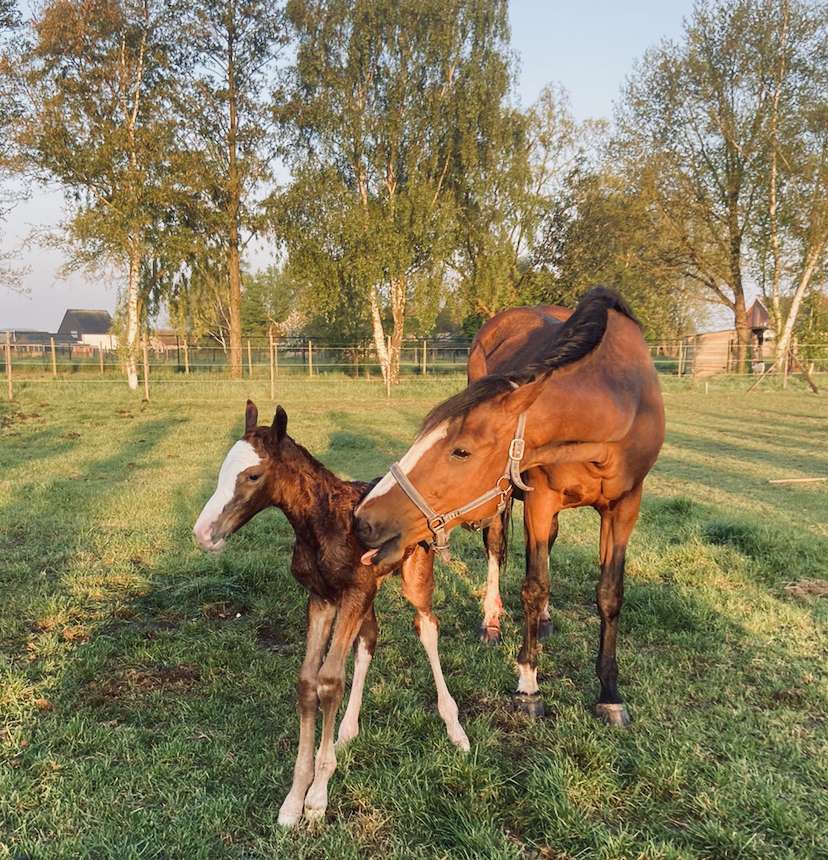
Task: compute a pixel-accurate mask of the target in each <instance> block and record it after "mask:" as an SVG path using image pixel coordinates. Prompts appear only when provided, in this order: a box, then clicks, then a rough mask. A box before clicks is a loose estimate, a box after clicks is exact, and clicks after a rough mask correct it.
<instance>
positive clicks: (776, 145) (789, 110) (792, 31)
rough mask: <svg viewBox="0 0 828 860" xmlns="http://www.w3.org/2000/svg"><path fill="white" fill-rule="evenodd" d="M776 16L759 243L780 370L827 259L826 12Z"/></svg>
mask: <svg viewBox="0 0 828 860" xmlns="http://www.w3.org/2000/svg"><path fill="white" fill-rule="evenodd" d="M775 11H776V28H775V33H774V38H773V40H772V41H771V43H770V45H771V49H772V51H773V54H772V59H773V62H772V66H771V68H772V75H771V80H772V83H771V98H770V105H769V115H768V124H767V134H766V136H767V166H766V186H765V188H764V189H763V190H764V196H763V199H764V201H765V213H766V215H765V218H763V219H762V220H761V221H760V223H759V224H758V225H757V229H756V231H755V233H754V244H755V246H756V248H757V257H758V270H759V278H760V282H761V284H762V287H763V290H764V292H765V294H766V296H767V297H768V298H769V300H770V301H769V305H770V309H771V315H772V318H773V322H774V326H775V328H776V331H777V338H776V355H775V361H774V365H775V366H779V365H780V364H781V363H782V362H783V361H784V360H785V358H786V357H787V355H788V353H789V350H790V346H791V341H792V338H793V337H794V334H795V332H796V330H797V318H798V315H799V313H800V310H801V308H802V307H803V302H804V300H805V298H806V296H807V294H808V291H809V289H811V287H812V285H813V283H814V280H815V278H816V277H817V276H818V275H819V274H820V273H821V272H822V271H823V270H824V266H825V261H826V252H828V9H826V7H824V6H810V5H808V4H803V3H797V2H791V0H781V2H779V3H778V4H775ZM786 297H788V298H789V300H788V301H784V299H785V298H786Z"/></svg>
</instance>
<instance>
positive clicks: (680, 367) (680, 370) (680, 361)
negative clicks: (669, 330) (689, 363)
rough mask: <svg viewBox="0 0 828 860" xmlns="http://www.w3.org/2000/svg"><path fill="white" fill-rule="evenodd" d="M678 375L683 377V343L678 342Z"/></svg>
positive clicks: (681, 341)
mask: <svg viewBox="0 0 828 860" xmlns="http://www.w3.org/2000/svg"><path fill="white" fill-rule="evenodd" d="M678 375H679V376H683V375H684V341H683V340H680V341H679V354H678Z"/></svg>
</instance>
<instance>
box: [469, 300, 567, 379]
mask: <svg viewBox="0 0 828 860" xmlns="http://www.w3.org/2000/svg"><path fill="white" fill-rule="evenodd" d="M571 315H572V309H571V308H564V307H561V306H560V305H537V306H536V307H518V308H507V309H506V310H503V311H500V312H499V313H497V314H495V315H494V316H493V317H491V319H488V320H486V322H485V323H483V325H482V326H481V328H480V330H479V331H478V332H477V334H476V335H475V337H474V340H473V341H472V345H471V349H470V350H469V364H468V378H469V382H474V380H475V379H480V378H481V377H483V376H486V375H488V374H490V373H508V372H509V371H510V370H520V369H521V367H525V365H526V364H527V363H530V362H532V361H534V360H536V359H539V358H542V357H543V352H544V349H545V347H546V345H547V344H548V343H549V341H550V339H551V338H552V337H553V336H554V333H555V330H556V329H557V328H558V327H559V326H560V324H561V323H562V322H563V321H564V320H566V319H569V317H570V316H571Z"/></svg>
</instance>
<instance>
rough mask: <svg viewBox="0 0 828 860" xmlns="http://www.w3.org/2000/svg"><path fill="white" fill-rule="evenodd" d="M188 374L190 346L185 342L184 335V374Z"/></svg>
mask: <svg viewBox="0 0 828 860" xmlns="http://www.w3.org/2000/svg"><path fill="white" fill-rule="evenodd" d="M189 375H190V347H189V344H188V343H187V337H186V335H185V336H184V376H189Z"/></svg>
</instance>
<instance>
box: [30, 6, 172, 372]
mask: <svg viewBox="0 0 828 860" xmlns="http://www.w3.org/2000/svg"><path fill="white" fill-rule="evenodd" d="M179 21H180V9H179V8H178V7H177V6H176V5H175V4H174V3H172V2H167V0H50V2H47V3H46V4H45V5H44V6H43V7H42V9H41V10H40V11H39V12H38V13H37V15H36V17H35V19H34V22H33V27H34V41H33V44H32V46H31V49H30V50H29V51H28V53H27V55H26V56H25V57H24V72H25V82H26V92H27V98H28V102H29V104H28V106H27V107H28V112H27V119H26V122H25V124H24V127H23V131H22V134H21V141H22V143H23V146H24V148H25V152H26V157H27V159H28V161H29V162H30V164H32V165H33V166H34V167H35V169H36V170H37V171H39V173H40V175H41V177H42V178H43V179H44V180H53V181H57V182H58V183H59V184H60V185H61V186H62V187H63V189H64V191H65V193H66V200H67V205H68V209H69V218H68V221H67V223H66V225H65V227H66V230H67V233H68V237H69V239H70V242H71V243H72V245H73V248H74V250H75V252H76V259H77V260H79V261H81V262H84V263H87V264H91V265H95V264H98V263H100V262H101V261H109V262H114V263H115V264H116V265H117V266H119V267H123V269H124V270H125V272H126V284H125V289H124V292H123V295H122V302H123V305H124V316H125V336H124V355H125V366H126V376H127V382H128V384H129V387H130V388H132V389H136V388H137V387H138V374H137V348H138V342H139V337H140V327H141V318H142V305H143V300H142V295H141V289H140V286H141V272H142V266H143V264H144V262H145V258H146V254H147V250H148V245H149V243H150V237H151V235H152V231H153V229H154V227H155V225H156V223H157V220H158V218H159V217H160V213H162V212H163V210H164V209H166V208H169V207H171V206H174V205H175V202H174V199H173V196H174V192H173V177H174V175H175V146H174V123H173V121H172V119H171V117H170V110H169V105H170V100H169V97H170V91H171V88H172V86H173V82H174V79H175V74H176V69H175V63H174V61H173V58H174V55H175V52H176V46H177V41H178V36H179V30H178V24H179Z"/></svg>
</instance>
